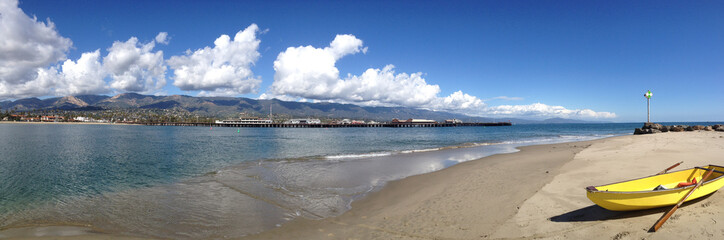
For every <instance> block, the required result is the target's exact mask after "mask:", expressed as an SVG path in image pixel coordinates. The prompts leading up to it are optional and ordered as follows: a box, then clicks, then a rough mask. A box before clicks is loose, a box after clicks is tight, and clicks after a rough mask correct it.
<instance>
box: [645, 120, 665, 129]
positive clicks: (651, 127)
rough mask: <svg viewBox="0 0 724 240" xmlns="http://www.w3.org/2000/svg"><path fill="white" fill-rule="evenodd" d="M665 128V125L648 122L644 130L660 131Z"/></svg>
mask: <svg viewBox="0 0 724 240" xmlns="http://www.w3.org/2000/svg"><path fill="white" fill-rule="evenodd" d="M663 127H664V126H663V125H661V124H658V123H651V122H646V123H644V127H643V129H659V130H661V128H663Z"/></svg>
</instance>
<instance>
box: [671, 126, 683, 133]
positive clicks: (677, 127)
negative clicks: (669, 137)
mask: <svg viewBox="0 0 724 240" xmlns="http://www.w3.org/2000/svg"><path fill="white" fill-rule="evenodd" d="M684 129H685V128H684V127H683V126H678V125H674V126H671V128H669V131H672V132H683V131H684Z"/></svg>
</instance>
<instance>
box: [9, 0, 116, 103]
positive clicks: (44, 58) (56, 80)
mask: <svg viewBox="0 0 724 240" xmlns="http://www.w3.org/2000/svg"><path fill="white" fill-rule="evenodd" d="M0 36H1V37H0V99H12V98H24V97H39V96H48V95H77V94H95V93H104V92H106V91H107V90H108V88H107V87H106V86H105V83H104V81H103V78H104V73H103V72H104V71H103V69H102V67H101V64H100V62H99V57H100V51H98V50H96V51H94V52H89V53H84V54H82V56H81V57H80V58H79V59H78V60H77V61H72V60H65V58H66V53H67V52H68V50H69V49H70V47H71V46H72V45H73V43H72V42H71V40H70V39H67V38H64V37H62V36H60V34H59V33H58V32H57V31H56V29H55V25H54V24H53V22H51V21H50V20H47V22H45V23H44V22H39V21H38V19H37V18H36V17H32V18H31V17H29V16H27V15H26V14H25V13H24V12H23V11H22V10H21V9H20V8H18V1H15V0H0ZM63 60H65V61H64V62H62V64H61V61H63Z"/></svg>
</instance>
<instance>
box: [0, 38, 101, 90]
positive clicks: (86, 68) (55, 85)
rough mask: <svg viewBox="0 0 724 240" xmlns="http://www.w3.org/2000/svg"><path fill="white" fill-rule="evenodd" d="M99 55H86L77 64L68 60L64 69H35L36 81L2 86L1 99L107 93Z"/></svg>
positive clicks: (62, 67) (91, 53)
mask: <svg viewBox="0 0 724 240" xmlns="http://www.w3.org/2000/svg"><path fill="white" fill-rule="evenodd" d="M99 59H100V51H99V50H96V51H94V52H88V53H83V54H82V55H81V57H80V58H79V59H78V61H73V60H70V59H68V60H66V61H65V62H63V64H62V65H61V69H58V68H56V67H50V68H36V69H35V70H36V72H35V76H36V77H35V78H34V79H32V80H30V81H26V82H23V83H20V84H7V83H3V82H0V98H2V97H7V98H24V97H38V96H48V95H58V96H66V95H82V94H98V93H106V92H108V86H106V82H105V81H104V80H103V78H104V77H105V76H106V73H105V72H104V71H103V67H102V65H101V63H100V61H99Z"/></svg>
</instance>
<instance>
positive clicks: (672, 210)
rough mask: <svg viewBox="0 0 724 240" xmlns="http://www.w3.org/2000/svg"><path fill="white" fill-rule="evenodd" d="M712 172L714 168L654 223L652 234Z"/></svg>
mask: <svg viewBox="0 0 724 240" xmlns="http://www.w3.org/2000/svg"><path fill="white" fill-rule="evenodd" d="M713 172H714V168H712V169H709V171H707V172H706V175H704V177H703V178H701V181H699V182H698V183H696V186H694V188H692V189H691V191H689V193H687V194H686V196H684V198H682V199H681V200H679V203H677V204H676V205H674V207H673V208H671V210H669V212H667V213H666V214H665V215H664V216H663V217H661V218H660V219H659V221H657V222H656V224H654V232H656V231H658V230H659V228H661V226H662V225H664V222H666V220H668V219H669V218H670V217H671V215H674V212H676V210H677V209H679V207H681V204H683V203H684V201H686V199H687V198H689V196H691V194H692V193H694V190H696V189H697V188H699V186H701V184H703V183H704V181H705V180H706V179H707V178H709V176H711V174H712V173H713Z"/></svg>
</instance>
